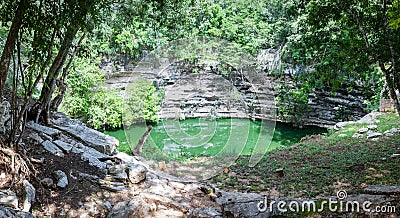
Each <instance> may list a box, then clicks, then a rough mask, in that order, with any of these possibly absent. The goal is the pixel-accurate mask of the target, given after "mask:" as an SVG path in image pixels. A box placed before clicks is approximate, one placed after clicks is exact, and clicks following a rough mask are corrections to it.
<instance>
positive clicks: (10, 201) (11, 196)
mask: <svg viewBox="0 0 400 218" xmlns="http://www.w3.org/2000/svg"><path fill="white" fill-rule="evenodd" d="M1 204H2V205H9V206H12V207H14V208H18V198H17V195H16V194H15V192H13V191H10V190H0V205H1Z"/></svg>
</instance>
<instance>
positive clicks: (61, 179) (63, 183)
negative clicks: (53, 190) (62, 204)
mask: <svg viewBox="0 0 400 218" xmlns="http://www.w3.org/2000/svg"><path fill="white" fill-rule="evenodd" d="M53 176H54V178H55V179H56V182H57V187H59V188H65V187H67V186H68V177H67V174H65V173H64V172H63V171H61V170H56V171H54V172H53Z"/></svg>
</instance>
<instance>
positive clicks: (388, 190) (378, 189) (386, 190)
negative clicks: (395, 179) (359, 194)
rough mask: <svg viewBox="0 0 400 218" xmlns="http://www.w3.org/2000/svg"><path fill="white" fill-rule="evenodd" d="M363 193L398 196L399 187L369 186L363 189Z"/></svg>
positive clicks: (399, 192)
mask: <svg viewBox="0 0 400 218" xmlns="http://www.w3.org/2000/svg"><path fill="white" fill-rule="evenodd" d="M364 191H365V192H367V193H370V194H382V195H391V194H400V186H388V185H371V186H368V187H367V188H365V189H364Z"/></svg>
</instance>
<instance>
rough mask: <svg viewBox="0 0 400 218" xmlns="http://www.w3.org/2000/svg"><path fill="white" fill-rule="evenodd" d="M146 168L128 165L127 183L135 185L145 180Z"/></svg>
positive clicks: (138, 165)
mask: <svg viewBox="0 0 400 218" xmlns="http://www.w3.org/2000/svg"><path fill="white" fill-rule="evenodd" d="M147 172H148V170H147V168H146V167H145V166H143V165H140V164H130V165H128V176H129V181H130V182H131V183H133V184H137V183H139V182H141V181H143V180H144V179H146V173H147Z"/></svg>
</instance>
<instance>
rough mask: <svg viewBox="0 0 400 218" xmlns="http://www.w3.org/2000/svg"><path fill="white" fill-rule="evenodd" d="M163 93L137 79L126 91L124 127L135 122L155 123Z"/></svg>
mask: <svg viewBox="0 0 400 218" xmlns="http://www.w3.org/2000/svg"><path fill="white" fill-rule="evenodd" d="M163 95H164V93H163V91H162V90H156V88H155V87H154V85H153V83H152V82H150V81H147V80H146V79H142V78H140V79H137V80H135V81H134V82H133V83H131V84H130V85H129V86H128V87H127V90H126V96H127V99H126V100H125V108H124V117H123V118H124V120H123V122H124V125H125V126H131V125H132V124H134V123H136V122H142V121H144V120H145V121H150V122H157V121H158V116H157V112H158V111H159V110H160V109H161V106H160V105H161V101H162V99H163Z"/></svg>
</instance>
